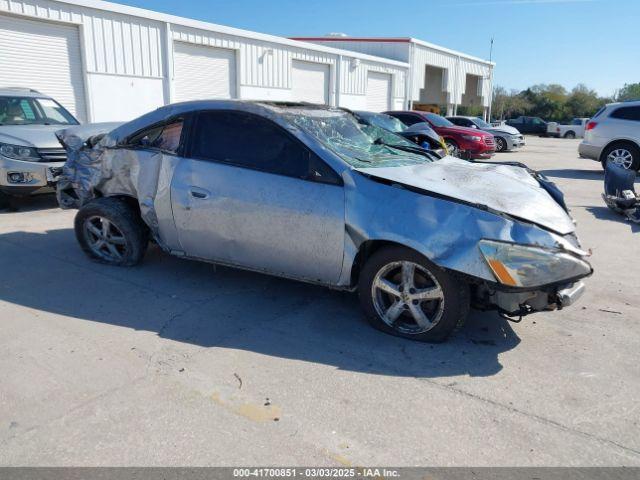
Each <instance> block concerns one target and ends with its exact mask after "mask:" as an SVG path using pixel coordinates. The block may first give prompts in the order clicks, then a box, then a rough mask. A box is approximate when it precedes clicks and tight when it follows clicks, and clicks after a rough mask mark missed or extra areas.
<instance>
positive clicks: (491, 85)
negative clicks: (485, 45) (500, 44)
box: [486, 37, 493, 123]
mask: <svg viewBox="0 0 640 480" xmlns="http://www.w3.org/2000/svg"><path fill="white" fill-rule="evenodd" d="M492 58H493V37H491V45H490V46H489V63H491V60H492ZM489 87H490V88H489V108H488V109H487V110H488V111H487V119H486V121H487V122H489V123H491V104H492V103H493V65H489Z"/></svg>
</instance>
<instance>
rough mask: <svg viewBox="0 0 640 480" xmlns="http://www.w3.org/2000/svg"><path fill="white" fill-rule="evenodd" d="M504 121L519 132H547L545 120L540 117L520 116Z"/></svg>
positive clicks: (540, 133) (538, 133) (541, 133)
mask: <svg viewBox="0 0 640 480" xmlns="http://www.w3.org/2000/svg"><path fill="white" fill-rule="evenodd" d="M505 123H506V124H507V125H509V126H510V127H513V128H517V129H518V131H519V132H520V133H529V134H537V135H546V134H547V122H545V121H544V120H542V119H541V118H540V117H525V116H520V117H518V118H512V119H510V120H507V121H506V122H505Z"/></svg>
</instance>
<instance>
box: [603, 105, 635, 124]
mask: <svg viewBox="0 0 640 480" xmlns="http://www.w3.org/2000/svg"><path fill="white" fill-rule="evenodd" d="M609 116H610V117H611V118H617V119H619V120H634V121H636V122H640V106H638V107H619V108H617V109H616V110H614V111H613V112H612V113H611V115H609Z"/></svg>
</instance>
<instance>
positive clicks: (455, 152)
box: [444, 138, 460, 158]
mask: <svg viewBox="0 0 640 480" xmlns="http://www.w3.org/2000/svg"><path fill="white" fill-rule="evenodd" d="M444 143H445V145H446V146H447V153H448V154H449V155H451V156H452V157H457V158H460V148H459V147H458V144H457V143H456V142H454V141H453V140H450V139H448V138H447V139H446V140H445V141H444Z"/></svg>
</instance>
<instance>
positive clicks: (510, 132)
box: [484, 125, 520, 135]
mask: <svg viewBox="0 0 640 480" xmlns="http://www.w3.org/2000/svg"><path fill="white" fill-rule="evenodd" d="M484 131H485V132H488V133H490V134H491V135H500V134H501V133H506V134H508V135H520V132H519V131H518V130H517V129H515V128H513V127H510V126H508V125H504V126H502V125H501V126H499V127H495V128H491V129H489V128H486V129H485V130H484Z"/></svg>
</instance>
